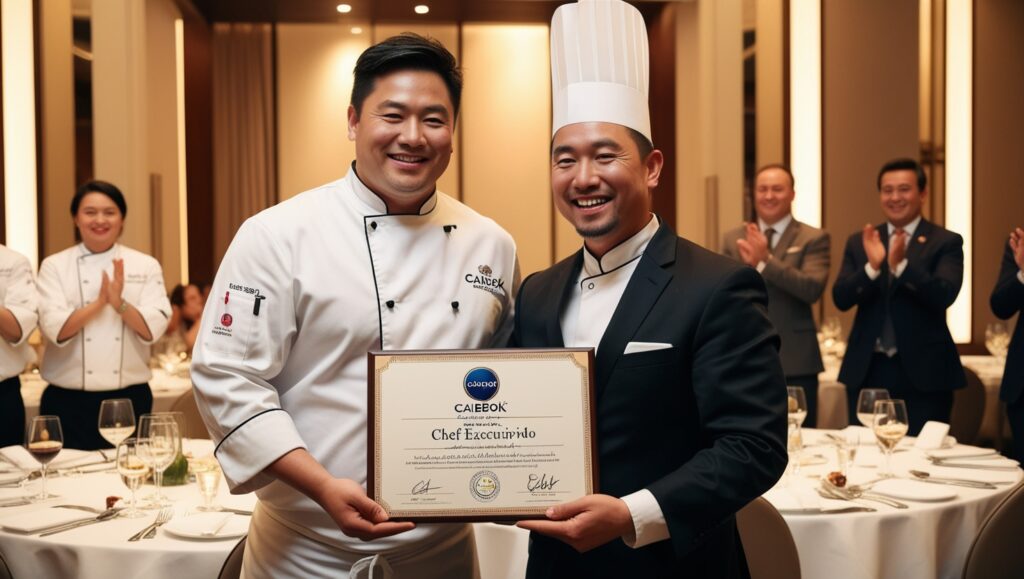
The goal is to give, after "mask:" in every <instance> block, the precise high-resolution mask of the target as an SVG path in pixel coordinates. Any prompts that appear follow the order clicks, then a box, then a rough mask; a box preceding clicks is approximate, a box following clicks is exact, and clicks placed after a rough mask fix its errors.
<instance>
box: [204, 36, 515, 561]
mask: <svg viewBox="0 0 1024 579" xmlns="http://www.w3.org/2000/svg"><path fill="white" fill-rule="evenodd" d="M460 91H461V75H460V73H459V71H458V68H457V65H456V63H455V59H454V57H452V56H451V54H450V53H448V51H447V50H445V49H444V48H443V47H442V46H441V45H440V44H438V43H436V41H428V40H426V39H423V38H421V37H418V36H415V35H402V36H399V37H394V38H390V39H388V40H385V41H384V42H382V43H380V44H378V45H375V46H373V47H370V48H369V49H367V50H366V51H365V52H364V53H363V54H362V55H361V56H360V58H359V60H358V62H357V64H356V67H355V83H354V88H353V91H352V104H351V105H350V107H349V113H348V115H349V119H348V120H349V127H348V131H349V138H350V139H351V140H353V141H355V145H356V162H355V163H354V164H353V166H352V167H351V168H350V170H349V172H348V175H347V176H345V177H344V178H343V179H341V180H339V181H335V182H333V183H328V184H326V185H324V186H321V187H319V188H316V189H313V190H311V191H306V192H305V193H301V194H299V195H297V196H295V197H293V198H291V199H289V200H288V201H285V202H283V203H281V204H279V205H277V206H275V207H272V208H270V209H268V210H266V211H263V212H262V213H259V214H258V215H256V216H254V217H252V218H250V219H249V220H248V221H246V222H245V223H244V224H243V225H242V227H241V228H240V229H239V231H238V233H237V235H236V236H235V239H234V241H233V242H232V244H231V247H230V248H229V249H228V252H227V254H226V255H225V257H224V260H223V262H222V263H221V267H220V270H219V272H218V274H217V278H216V281H215V282H214V285H213V291H212V292H211V294H210V299H209V301H208V302H207V306H206V311H205V312H204V314H203V317H202V328H201V329H200V333H199V338H198V341H197V343H196V347H195V350H194V352H193V365H192V378H193V381H194V383H195V386H196V397H197V400H198V402H199V408H200V412H201V413H202V415H203V418H204V420H205V422H206V425H207V427H208V428H209V430H210V432H211V433H212V435H213V438H214V441H215V442H216V444H217V447H216V456H217V459H218V460H219V461H220V464H221V466H222V468H223V472H224V475H225V478H226V479H227V481H228V482H229V484H230V486H231V489H232V492H235V493H243V492H249V491H256V493H257V495H258V496H259V499H260V500H259V504H258V506H257V508H256V511H255V513H254V515H253V520H252V524H251V527H250V531H249V536H248V540H247V543H246V549H245V556H244V563H243V576H244V577H247V578H252V577H259V578H262V577H368V576H369V575H370V574H371V573H372V575H373V577H375V578H378V577H398V578H404V577H415V578H426V579H430V578H439V579H440V578H446V579H450V578H455V579H457V578H462V577H476V576H477V575H478V571H477V564H476V556H475V547H474V544H473V537H472V531H471V527H469V526H468V525H464V524H445V525H419V526H416V527H414V526H413V525H412V523H395V522H388V521H386V515H385V514H384V512H383V511H382V510H381V509H380V508H379V507H378V506H377V504H376V503H374V502H373V501H371V500H369V498H368V497H367V496H366V491H365V486H366V470H367V467H366V452H367V450H366V430H367V417H366V414H367V409H366V401H367V390H366V379H367V351H369V350H374V349H383V350H402V349H436V348H484V347H499V346H504V345H505V342H506V339H507V337H508V335H509V334H510V330H511V321H512V304H513V297H514V295H515V292H516V286H517V283H518V273H517V262H516V251H515V245H514V243H513V241H512V239H511V237H510V236H509V235H508V233H506V232H505V231H504V230H503V229H501V228H500V227H499V226H498V225H497V224H495V223H494V222H493V221H491V220H490V219H487V218H485V217H482V216H481V215H479V214H477V213H476V212H474V211H473V210H472V209H469V208H468V207H466V206H465V205H462V204H461V203H459V202H458V201H456V200H454V199H452V198H451V197H449V196H447V195H445V194H443V193H439V192H437V191H436V189H435V185H436V182H437V179H438V177H440V175H441V174H442V173H443V172H444V170H445V168H446V167H447V166H448V161H449V159H450V157H451V152H452V131H453V127H454V125H455V119H456V114H457V111H458V103H459V95H460Z"/></svg>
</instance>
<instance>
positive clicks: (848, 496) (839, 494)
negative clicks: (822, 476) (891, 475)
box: [821, 480, 908, 509]
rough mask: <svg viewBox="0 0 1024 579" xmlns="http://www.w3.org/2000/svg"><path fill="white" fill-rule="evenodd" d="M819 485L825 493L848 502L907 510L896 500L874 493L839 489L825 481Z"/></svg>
mask: <svg viewBox="0 0 1024 579" xmlns="http://www.w3.org/2000/svg"><path fill="white" fill-rule="evenodd" d="M821 485H822V488H823V489H824V490H825V492H827V493H829V494H831V495H834V496H835V497H836V498H841V499H845V500H848V501H849V500H853V499H862V500H865V501H875V502H876V503H882V504H883V505H889V506H890V507H895V508H897V509H906V508H908V507H907V505H906V504H904V503H901V502H899V501H897V500H894V499H890V498H889V497H883V496H881V495H877V494H874V493H869V492H867V491H864V490H862V489H857V490H854V489H852V488H840V487H837V486H835V485H833V484H831V483H830V482H828V481H825V480H823V481H821Z"/></svg>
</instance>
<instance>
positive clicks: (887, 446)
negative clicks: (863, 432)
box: [874, 400, 910, 478]
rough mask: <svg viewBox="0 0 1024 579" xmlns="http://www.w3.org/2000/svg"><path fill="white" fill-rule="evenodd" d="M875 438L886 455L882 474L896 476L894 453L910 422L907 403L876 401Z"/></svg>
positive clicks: (889, 476) (900, 401) (888, 476)
mask: <svg viewBox="0 0 1024 579" xmlns="http://www.w3.org/2000/svg"><path fill="white" fill-rule="evenodd" d="M874 420H875V422H874V431H875V438H876V439H877V440H878V444H879V446H881V447H882V452H883V453H884V455H885V467H884V469H883V470H882V472H880V473H878V474H879V475H880V476H883V477H887V478H891V477H894V476H896V474H895V473H893V471H892V453H893V451H894V450H896V445H897V444H899V442H900V441H901V440H903V437H904V436H906V435H907V430H908V428H909V425H910V422H909V421H908V419H907V405H906V403H904V402H903V401H902V400H879V401H878V402H875V418H874Z"/></svg>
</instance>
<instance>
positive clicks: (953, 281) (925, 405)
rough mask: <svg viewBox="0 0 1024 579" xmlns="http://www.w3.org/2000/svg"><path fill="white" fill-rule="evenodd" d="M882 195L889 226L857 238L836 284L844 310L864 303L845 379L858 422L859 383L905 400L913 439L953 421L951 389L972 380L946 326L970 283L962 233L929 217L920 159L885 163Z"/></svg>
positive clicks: (848, 249) (835, 291)
mask: <svg viewBox="0 0 1024 579" xmlns="http://www.w3.org/2000/svg"><path fill="white" fill-rule="evenodd" d="M878 191H879V199H880V201H881V205H882V212H883V213H884V214H885V218H886V222H885V223H882V224H879V225H878V226H874V225H871V224H868V225H865V226H864V229H863V230H862V231H860V232H858V233H854V234H853V235H851V236H850V238H849V239H848V240H847V242H846V250H845V252H844V253H843V265H842V269H841V270H840V272H839V276H838V277H837V278H836V283H835V285H834V286H832V299H833V301H834V302H835V304H836V307H838V308H839V309H840V310H842V311H846V310H848V309H850V308H852V307H854V306H856V307H857V315H856V317H855V318H854V321H853V329H852V330H850V338H849V340H848V346H847V348H846V355H845V357H844V358H843V366H842V368H841V369H840V370H839V381H840V382H842V383H843V384H845V385H846V395H847V403H848V404H849V416H850V422H851V424H855V423H856V410H857V406H856V405H857V396H858V394H859V393H860V391H861V389H863V388H885V389H887V390H888V391H889V394H890V396H891V397H892V398H899V399H903V400H905V401H906V404H907V413H908V414H909V420H910V431H909V434H910V435H911V436H913V435H916V434H917V433H918V432H920V430H921V427H922V426H924V424H925V422H927V421H929V420H936V421H940V422H946V423H948V422H949V415H950V412H951V410H952V406H953V390H956V389H958V388H963V387H964V386H965V385H966V381H965V378H964V371H963V367H962V366H961V365H960V356H959V355H958V354H957V350H956V344H954V343H953V338H952V336H951V335H950V333H949V328H948V327H947V326H946V309H947V308H948V307H949V306H950V305H952V304H953V301H954V300H956V296H957V294H958V293H959V292H960V285H961V283H962V282H963V275H964V251H963V238H962V237H960V235H958V234H956V233H953V232H952V231H948V230H946V229H943V228H942V227H940V226H938V225H936V224H934V223H932V222H930V221H928V220H927V219H924V218H923V217H922V216H921V206H922V204H923V203H924V200H925V198H926V196H927V194H928V190H927V177H926V176H925V173H924V170H922V169H921V166H920V165H919V164H918V163H917V161H914V160H913V159H896V160H893V161H890V162H888V163H886V164H885V165H884V166H883V167H882V169H881V170H880V171H879V172H878Z"/></svg>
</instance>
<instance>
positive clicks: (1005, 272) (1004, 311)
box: [989, 242, 1024, 403]
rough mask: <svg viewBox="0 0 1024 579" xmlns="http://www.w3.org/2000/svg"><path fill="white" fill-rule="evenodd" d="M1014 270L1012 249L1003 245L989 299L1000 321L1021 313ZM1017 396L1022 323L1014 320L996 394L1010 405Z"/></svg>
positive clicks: (1023, 376) (1022, 376)
mask: <svg viewBox="0 0 1024 579" xmlns="http://www.w3.org/2000/svg"><path fill="white" fill-rule="evenodd" d="M1018 271H1020V268H1018V267H1017V263H1016V262H1015V261H1013V250H1011V249H1010V243H1009V242H1007V243H1006V251H1005V252H1004V253H1003V263H1002V266H1000V268H999V281H997V282H996V287H995V288H994V289H993V290H992V297H991V299H990V300H989V303H990V305H991V306H992V313H994V314H995V315H997V316H999V318H1000V319H1003V320H1008V319H1010V317H1011V316H1013V314H1016V313H1018V312H1021V311H1024V283H1020V280H1019V279H1017V272H1018ZM1021 394H1024V323H1021V318H1020V317H1018V318H1017V328H1016V329H1015V330H1014V331H1013V338H1012V339H1011V340H1010V350H1009V352H1008V353H1007V354H1006V369H1005V370H1003V387H1002V389H1001V390H1000V391H999V398H1001V399H1002V400H1003V401H1005V402H1006V403H1013V402H1016V401H1017V400H1019V399H1020V396H1021Z"/></svg>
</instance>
